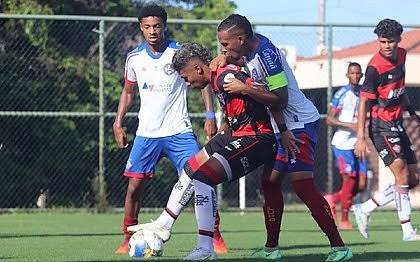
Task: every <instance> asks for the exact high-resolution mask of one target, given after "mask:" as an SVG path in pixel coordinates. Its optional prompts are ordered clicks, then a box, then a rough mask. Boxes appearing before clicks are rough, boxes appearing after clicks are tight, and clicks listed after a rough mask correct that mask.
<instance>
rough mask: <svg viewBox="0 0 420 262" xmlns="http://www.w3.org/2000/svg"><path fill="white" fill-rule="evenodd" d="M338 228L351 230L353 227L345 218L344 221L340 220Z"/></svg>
mask: <svg viewBox="0 0 420 262" xmlns="http://www.w3.org/2000/svg"><path fill="white" fill-rule="evenodd" d="M339 228H340V229H341V230H352V229H353V225H352V224H351V223H350V221H348V220H346V221H340V226H339Z"/></svg>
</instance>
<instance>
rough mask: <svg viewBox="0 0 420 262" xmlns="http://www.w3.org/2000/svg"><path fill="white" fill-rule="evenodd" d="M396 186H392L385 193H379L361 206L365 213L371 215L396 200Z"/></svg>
mask: <svg viewBox="0 0 420 262" xmlns="http://www.w3.org/2000/svg"><path fill="white" fill-rule="evenodd" d="M394 191H395V186H394V185H390V186H389V187H387V188H386V189H385V190H384V191H382V192H380V193H377V194H376V195H374V196H373V197H372V198H370V199H369V200H367V201H366V202H364V203H363V204H362V205H361V208H362V211H363V213H366V214H369V213H370V212H372V211H373V210H375V209H376V208H377V207H379V206H385V205H386V204H388V203H391V201H392V200H394V197H395V195H394Z"/></svg>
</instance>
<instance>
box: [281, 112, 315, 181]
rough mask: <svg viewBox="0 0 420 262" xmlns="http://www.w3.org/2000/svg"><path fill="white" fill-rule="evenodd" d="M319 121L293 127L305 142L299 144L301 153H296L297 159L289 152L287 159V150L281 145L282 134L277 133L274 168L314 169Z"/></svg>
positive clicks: (283, 169) (287, 170) (288, 169)
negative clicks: (301, 126)
mask: <svg viewBox="0 0 420 262" xmlns="http://www.w3.org/2000/svg"><path fill="white" fill-rule="evenodd" d="M319 123H320V121H319V120H317V121H315V122H311V123H307V124H305V125H304V127H303V128H297V129H292V130H291V131H292V133H293V134H294V136H295V137H296V138H298V139H300V140H303V141H304V142H305V143H304V144H298V147H299V149H300V153H298V154H296V159H292V158H291V157H290V154H289V159H288V161H287V158H286V152H285V150H284V149H283V147H282V145H281V137H280V134H276V144H277V154H276V160H275V162H274V167H273V169H274V170H276V171H278V172H280V173H294V172H301V171H310V172H312V171H313V169H314V152H315V145H316V142H317V140H318V131H319Z"/></svg>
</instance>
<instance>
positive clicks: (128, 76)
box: [124, 55, 137, 84]
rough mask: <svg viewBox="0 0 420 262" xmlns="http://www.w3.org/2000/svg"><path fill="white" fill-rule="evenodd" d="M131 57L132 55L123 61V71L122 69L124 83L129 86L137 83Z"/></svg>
mask: <svg viewBox="0 0 420 262" xmlns="http://www.w3.org/2000/svg"><path fill="white" fill-rule="evenodd" d="M133 56H134V55H128V56H127V59H126V61H125V69H124V81H125V82H126V83H129V84H136V83H137V77H136V72H135V71H134V68H133V63H132V61H133V59H132V58H133Z"/></svg>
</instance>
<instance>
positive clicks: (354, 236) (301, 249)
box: [0, 211, 420, 261]
mask: <svg viewBox="0 0 420 262" xmlns="http://www.w3.org/2000/svg"><path fill="white" fill-rule="evenodd" d="M221 216H222V223H221V229H222V233H223V236H224V238H225V241H226V243H227V244H228V246H229V248H230V252H229V253H228V254H226V255H223V256H220V257H219V259H221V260H228V261H239V260H246V261H256V260H251V259H247V256H248V255H249V254H251V253H252V252H253V251H254V250H256V249H257V248H258V247H260V246H262V245H263V243H264V240H265V230H264V225H263V218H262V214H261V213H252V212H251V213H245V214H244V215H240V214H239V213H227V212H224V213H222V214H221ZM155 217H156V214H145V215H144V216H143V217H142V218H143V221H148V220H149V219H150V218H155ZM121 219H122V214H89V213H67V214H66V213H27V214H19V213H17V214H3V215H0V260H1V261H121V260H122V261H124V260H125V261H129V260H131V259H130V258H129V257H128V256H125V255H116V254H114V250H115V249H116V248H117V246H118V245H119V244H120V241H121V240H122V235H121V233H120V232H121V229H120V228H121V225H120V224H121ZM412 220H413V221H414V222H415V223H420V212H418V211H417V212H414V213H413V215H412ZM417 225H418V224H417ZM282 228H283V230H282V233H281V250H282V254H283V261H323V259H324V257H325V254H327V253H328V251H329V245H328V241H327V239H326V237H325V236H324V235H323V233H322V232H320V230H319V229H318V227H317V226H316V224H315V223H314V221H313V220H312V217H311V216H310V214H309V213H307V212H286V213H285V214H284V219H283V227H282ZM196 231H197V230H196V222H195V220H194V218H193V214H192V213H184V214H183V215H182V216H180V218H179V219H178V221H177V223H176V225H175V228H174V234H173V235H172V239H171V240H170V241H169V242H168V243H166V248H165V251H164V256H163V257H162V258H160V259H153V260H160V261H162V260H180V259H182V257H184V256H185V255H186V254H187V253H188V252H189V251H190V250H191V249H192V248H193V247H194V246H195V242H196V239H197V236H196ZM370 233H371V238H370V239H369V240H365V239H363V238H362V237H361V236H360V235H359V233H358V232H357V231H348V232H343V233H342V236H343V238H344V240H345V241H346V243H347V245H348V246H350V248H351V249H352V250H353V253H354V259H353V261H420V242H403V241H402V240H401V228H400V226H399V223H398V217H397V214H396V212H391V211H388V212H376V213H374V214H373V215H372V218H371V227H370Z"/></svg>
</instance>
